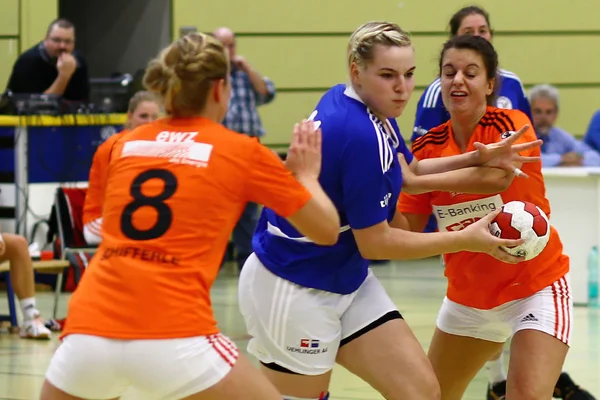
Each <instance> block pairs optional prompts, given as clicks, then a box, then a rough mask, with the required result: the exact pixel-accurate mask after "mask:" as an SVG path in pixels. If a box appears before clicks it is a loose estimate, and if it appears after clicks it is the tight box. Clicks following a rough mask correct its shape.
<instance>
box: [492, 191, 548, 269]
mask: <svg viewBox="0 0 600 400" xmlns="http://www.w3.org/2000/svg"><path fill="white" fill-rule="evenodd" d="M490 232H491V233H492V235H494V236H497V237H501V238H503V239H521V238H523V239H525V243H523V244H522V245H520V246H516V247H511V248H508V247H503V250H505V251H506V252H507V253H509V254H512V255H513V256H517V257H524V258H525V261H528V260H531V259H533V258H535V257H537V256H538V255H540V253H541V252H542V251H543V250H544V249H545V248H546V245H547V244H548V240H549V239H550V222H549V221H548V217H547V216H546V214H545V213H544V212H543V211H542V210H541V209H540V208H539V207H538V206H536V205H535V204H531V203H528V202H526V201H511V202H509V203H506V204H505V205H504V206H502V211H501V212H500V214H498V215H497V216H496V218H495V219H494V220H493V221H492V223H491V224H490Z"/></svg>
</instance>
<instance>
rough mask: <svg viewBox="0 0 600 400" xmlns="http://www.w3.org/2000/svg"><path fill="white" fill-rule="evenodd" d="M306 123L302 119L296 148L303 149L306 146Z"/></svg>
mask: <svg viewBox="0 0 600 400" xmlns="http://www.w3.org/2000/svg"><path fill="white" fill-rule="evenodd" d="M307 125H308V121H307V120H305V119H303V120H302V122H301V123H300V132H299V135H298V147H300V148H303V147H304V146H305V145H306V141H307V138H306V136H307V133H308V127H307Z"/></svg>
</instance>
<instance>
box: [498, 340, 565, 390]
mask: <svg viewBox="0 0 600 400" xmlns="http://www.w3.org/2000/svg"><path fill="white" fill-rule="evenodd" d="M568 351H569V347H568V346H567V345H566V344H564V343H563V342H561V341H560V340H558V339H556V338H555V337H553V336H550V335H548V334H547V333H544V332H540V331H536V330H531V329H524V330H521V331H518V332H517V333H515V334H514V336H513V339H512V345H511V357H510V363H509V367H508V380H507V383H506V397H507V398H508V399H511V400H530V399H549V398H551V397H552V394H553V392H554V387H555V385H556V381H557V380H558V377H559V376H560V373H561V371H562V367H563V363H564V361H565V357H566V356H567V352H568Z"/></svg>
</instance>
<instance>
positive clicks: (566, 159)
mask: <svg viewBox="0 0 600 400" xmlns="http://www.w3.org/2000/svg"><path fill="white" fill-rule="evenodd" d="M529 101H530V103H531V113H532V116H533V125H534V127H535V131H536V133H537V136H538V138H540V139H542V140H543V141H544V144H543V145H542V165H543V166H544V167H580V166H586V167H591V166H600V153H598V152H597V151H595V150H594V149H592V148H591V147H589V146H588V145H587V144H585V143H583V142H581V141H579V140H577V139H575V138H574V137H573V136H572V135H571V134H570V133H569V132H567V131H565V130H563V129H561V128H559V127H557V126H554V124H555V122H556V118H557V116H558V109H559V96H558V90H557V89H556V88H555V87H554V86H551V85H537V86H534V87H533V88H531V91H530V92H529Z"/></svg>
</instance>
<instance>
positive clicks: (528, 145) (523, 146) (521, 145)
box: [512, 139, 544, 153]
mask: <svg viewBox="0 0 600 400" xmlns="http://www.w3.org/2000/svg"><path fill="white" fill-rule="evenodd" d="M542 143H544V141H543V140H541V139H538V140H535V141H533V142H527V143H519V144H515V145H514V146H512V150H513V151H514V152H517V153H518V152H520V151H523V150H530V149H534V148H536V147H540V146H541V145H542Z"/></svg>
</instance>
